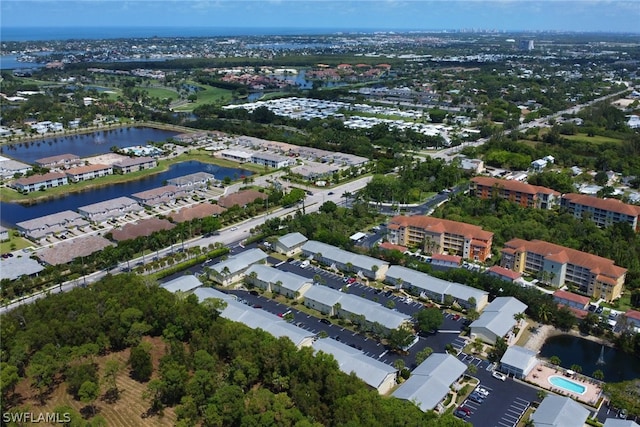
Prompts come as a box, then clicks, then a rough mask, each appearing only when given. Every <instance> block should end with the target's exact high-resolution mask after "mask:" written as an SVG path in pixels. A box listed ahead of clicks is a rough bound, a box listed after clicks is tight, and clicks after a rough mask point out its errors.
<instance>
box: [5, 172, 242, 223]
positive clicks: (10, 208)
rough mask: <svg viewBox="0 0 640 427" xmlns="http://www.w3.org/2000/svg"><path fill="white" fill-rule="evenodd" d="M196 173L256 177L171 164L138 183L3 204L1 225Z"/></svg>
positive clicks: (219, 177) (107, 198)
mask: <svg viewBox="0 0 640 427" xmlns="http://www.w3.org/2000/svg"><path fill="white" fill-rule="evenodd" d="M196 172H207V173H210V174H212V175H214V176H215V178H216V179H218V180H223V179H224V178H226V177H229V178H231V179H233V180H235V179H241V178H243V177H245V176H249V175H251V174H252V172H250V171H247V170H243V169H235V168H226V167H222V166H217V165H212V164H208V163H202V162H198V161H195V160H192V161H188V162H183V163H177V164H174V165H171V166H170V167H169V169H168V170H167V171H165V172H161V173H158V174H154V175H148V176H146V177H144V178H141V179H138V180H135V181H129V182H124V183H121V184H113V185H109V186H105V187H96V188H89V189H87V190H86V191H83V192H81V193H72V194H68V195H66V196H62V197H59V198H55V199H50V200H44V201H42V202H40V203H36V204H31V205H23V204H18V203H5V202H0V214H1V216H0V223H1V224H2V225H3V226H4V227H14V226H15V224H16V223H18V222H22V221H27V220H30V219H33V218H37V217H41V216H44V215H50V214H53V213H56V212H61V211H64V210H72V211H75V210H77V209H78V208H79V207H81V206H85V205H90V204H92V203H98V202H103V201H105V200H109V199H114V198H116V197H120V196H130V195H131V194H133V193H138V192H140V191H145V190H150V189H152V188H155V187H160V186H162V185H165V183H166V182H165V181H166V180H168V179H171V178H177V177H180V176H184V175H188V174H192V173H196Z"/></svg>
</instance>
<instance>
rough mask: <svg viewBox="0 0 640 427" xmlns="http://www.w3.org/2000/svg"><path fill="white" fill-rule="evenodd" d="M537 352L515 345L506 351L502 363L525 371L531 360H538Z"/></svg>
mask: <svg viewBox="0 0 640 427" xmlns="http://www.w3.org/2000/svg"><path fill="white" fill-rule="evenodd" d="M536 354H537V353H536V352H535V351H533V350H529V349H528V348H524V347H520V346H517V345H513V346H511V347H509V348H508V349H507V351H505V353H504V355H503V356H502V359H500V363H503V364H505V365H509V366H513V367H514V368H518V369H521V370H523V371H524V370H525V369H526V368H527V367H528V366H529V365H530V364H531V359H535V358H536Z"/></svg>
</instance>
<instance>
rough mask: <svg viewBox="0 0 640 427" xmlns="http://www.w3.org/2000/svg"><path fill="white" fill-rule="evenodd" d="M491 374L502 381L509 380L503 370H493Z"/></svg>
mask: <svg viewBox="0 0 640 427" xmlns="http://www.w3.org/2000/svg"><path fill="white" fill-rule="evenodd" d="M491 376H492V377H493V378H496V379H498V380H500V381H506V380H507V376H506V375H505V374H503V373H502V372H498V371H493V373H492V374H491Z"/></svg>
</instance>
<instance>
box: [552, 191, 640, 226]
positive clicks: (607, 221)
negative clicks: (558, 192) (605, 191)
mask: <svg viewBox="0 0 640 427" xmlns="http://www.w3.org/2000/svg"><path fill="white" fill-rule="evenodd" d="M560 206H561V207H562V208H564V209H566V210H567V211H569V212H570V213H571V214H573V216H574V217H575V218H578V219H582V218H587V219H589V220H590V221H593V222H594V223H595V224H596V225H597V226H598V227H608V226H610V225H611V224H613V223H616V222H625V223H627V224H629V226H631V228H632V229H633V230H634V231H636V232H638V231H640V220H639V217H640V206H635V205H628V204H626V203H623V202H621V201H620V200H618V199H601V198H599V197H594V196H588V195H586V194H576V193H570V194H565V195H564V196H562V199H561V200H560Z"/></svg>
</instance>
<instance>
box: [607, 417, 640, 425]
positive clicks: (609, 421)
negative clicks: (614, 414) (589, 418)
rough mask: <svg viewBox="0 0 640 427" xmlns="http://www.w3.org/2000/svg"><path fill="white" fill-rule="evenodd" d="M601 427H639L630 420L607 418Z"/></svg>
mask: <svg viewBox="0 0 640 427" xmlns="http://www.w3.org/2000/svg"><path fill="white" fill-rule="evenodd" d="M602 427H640V425H638V423H636V422H634V421H632V420H622V419H620V418H607V419H606V420H604V425H603V426H602Z"/></svg>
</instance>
